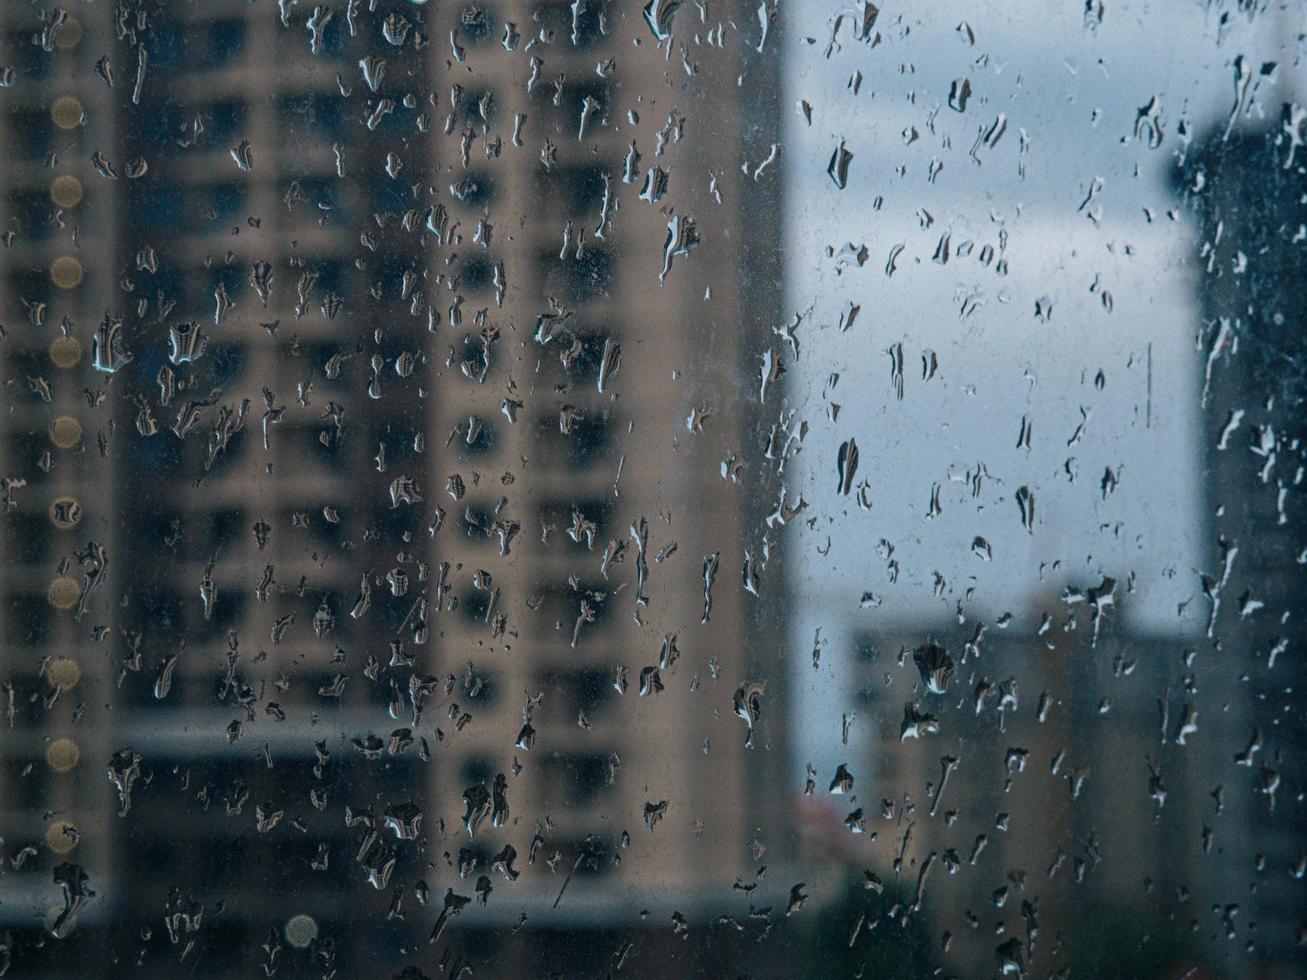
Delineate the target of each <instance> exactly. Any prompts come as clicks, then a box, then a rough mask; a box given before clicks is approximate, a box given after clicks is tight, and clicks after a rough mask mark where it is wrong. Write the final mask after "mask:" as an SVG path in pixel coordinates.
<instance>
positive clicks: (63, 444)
mask: <svg viewBox="0 0 1307 980" xmlns="http://www.w3.org/2000/svg"><path fill="white" fill-rule="evenodd" d="M50 441H51V442H53V443H54V444H55V445H56V446H58V447H59V448H60V449H72V448H73V447H74V446H75V445H77V444H78V443H79V442H81V441H82V423H81V422H78V421H77V419H75V418H73V417H72V416H71V415H60V416H59V417H58V418H57V419H55V420H54V421H53V422H51V423H50Z"/></svg>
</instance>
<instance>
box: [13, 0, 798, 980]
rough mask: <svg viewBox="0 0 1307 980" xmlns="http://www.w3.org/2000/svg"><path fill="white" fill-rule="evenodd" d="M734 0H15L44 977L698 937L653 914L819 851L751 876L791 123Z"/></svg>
mask: <svg viewBox="0 0 1307 980" xmlns="http://www.w3.org/2000/svg"><path fill="white" fill-rule="evenodd" d="M745 8H746V5H739V9H738V10H736V11H735V14H738V15H739V16H740V19H743V18H745V17H748V18H750V19H751V20H752V22H755V23H756V15H755V14H754V13H753V12H752V11H749V10H746V9H745ZM726 13H727V12H726V11H724V10H723V11H720V12H715V16H717V17H718V18H720V19H719V20H718V21H717V22H715V23H708V22H702V23H698V24H694V25H693V27H692V26H691V24H690V21H689V20H688V18H687V17H686V15H685V14H684V13H683V14H682V15H681V18H682V20H681V21H680V22H678V27H679V28H680V31H678V35H677V38H676V39H675V42H674V41H673V40H672V39H670V38H667V37H660V36H659V35H662V34H664V33H665V32H666V30H667V24H666V23H664V22H662V21H660V20H659V18H658V17H655V18H654V19H653V20H652V21H651V22H649V23H646V20H645V18H644V17H643V16H642V15H641V13H640V11H639V10H638V9H636V8H634V7H633V8H630V9H629V10H628V9H626V8H618V7H617V6H615V5H613V4H605V3H574V4H568V3H554V2H541V3H522V4H495V5H490V4H484V5H483V4H467V5H464V6H463V7H460V8H459V9H444V8H443V7H438V6H437V5H430V6H427V5H419V4H412V3H401V2H397V0H396V2H379V3H358V2H350V3H343V4H339V5H335V6H332V5H308V6H305V5H301V4H296V3H294V2H281V3H262V2H260V3H248V2H243V0H213V2H206V3H203V4H178V5H162V6H159V5H152V4H145V3H130V2H128V3H118V4H112V5H110V4H94V5H85V6H82V5H78V6H77V9H76V11H75V14H76V16H75V17H73V16H68V17H67V19H64V18H63V17H62V15H57V14H54V13H51V12H50V10H47V9H36V8H27V7H26V6H23V7H21V8H20V7H18V6H11V7H6V8H5V10H4V11H3V12H0V16H3V18H4V29H5V32H6V49H5V60H6V63H7V64H8V65H10V66H12V69H13V72H14V76H13V80H14V85H13V87H12V88H10V89H8V90H6V91H5V92H4V102H5V109H6V114H5V115H4V116H3V119H4V121H5V125H6V126H7V129H8V134H9V137H10V142H9V145H10V146H12V147H14V148H15V150H14V151H13V152H11V153H10V154H8V155H6V157H5V159H4V160H3V161H0V173H3V180H4V187H3V195H4V201H5V207H6V219H7V220H8V221H9V224H8V225H7V229H8V230H9V231H10V232H11V234H10V236H9V238H8V240H7V242H6V244H7V245H8V247H9V252H8V255H7V257H8V259H9V261H8V268H9V270H10V274H9V276H8V277H7V282H6V284H5V296H4V298H3V304H4V305H3V315H4V320H5V323H6V324H7V327H6V333H7V336H6V339H5V341H4V343H5V354H6V367H7V373H6V381H7V382H8V384H9V390H10V392H11V395H12V397H11V400H10V403H11V404H12V405H19V406H21V409H22V410H21V411H14V412H11V413H9V414H7V415H6V417H5V418H4V421H3V425H4V427H5V434H4V452H5V465H6V468H5V471H4V475H5V476H6V477H7V481H6V484H5V487H6V495H7V497H6V503H7V506H8V507H9V514H8V515H7V529H6V532H7V540H8V544H7V547H6V555H5V557H6V559H7V561H6V569H5V572H4V576H5V578H4V589H5V598H4V606H3V617H4V621H5V627H6V629H7V630H8V632H9V635H10V636H12V637H14V642H15V647H14V649H15V653H14V655H13V656H12V657H10V658H7V662H6V663H5V664H4V669H3V671H0V673H3V676H4V679H5V680H6V682H7V683H8V685H9V686H8V687H7V688H6V691H7V692H12V693H11V695H10V696H11V701H10V703H11V704H12V705H14V708H13V711H12V713H11V717H12V718H13V724H14V726H15V728H14V731H15V732H21V733H22V734H21V737H18V736H15V737H13V738H10V739H7V740H6V741H5V743H4V746H5V747H4V754H5V767H6V768H5V781H6V796H5V803H4V806H5V814H6V816H5V824H4V826H3V827H0V834H3V836H4V839H5V847H6V849H8V850H9V852H10V854H11V855H14V852H15V851H17V856H14V857H13V860H12V863H13V865H14V868H13V870H12V871H9V870H8V869H7V870H6V877H5V878H4V879H3V880H0V895H3V896H4V898H3V905H2V906H0V908H3V911H4V919H3V921H2V922H0V927H3V928H7V929H10V930H12V931H13V933H14V936H15V937H16V939H15V943H14V945H13V956H14V959H15V962H16V963H17V964H19V965H23V966H24V967H25V968H26V969H28V970H29V971H32V972H31V974H30V975H48V976H66V975H69V974H70V972H72V970H73V969H74V965H75V963H82V962H85V963H91V964H94V965H95V968H97V969H99V970H101V971H102V972H104V973H105V975H117V974H119V973H122V974H123V975H126V974H128V973H130V974H131V975H134V976H175V975H177V972H178V970H185V971H187V972H193V973H195V974H196V975H202V976H236V975H247V974H248V973H249V972H251V971H253V970H255V969H258V968H259V967H260V966H263V967H266V968H267V969H268V970H270V971H271V970H273V969H280V970H281V971H282V972H283V973H288V972H289V973H290V974H291V975H299V974H300V972H301V971H302V972H304V974H305V975H307V971H309V970H310V969H313V970H315V971H316V974H315V975H326V974H328V973H330V971H332V970H335V971H336V975H338V976H370V975H383V973H384V972H385V971H390V972H392V973H393V972H395V971H397V970H399V969H400V968H401V967H402V966H403V965H405V964H412V963H419V962H421V963H425V964H426V968H428V969H430V968H431V962H434V956H435V955H444V956H445V957H446V959H448V957H449V956H450V955H451V954H450V950H452V949H453V948H454V947H453V946H452V945H450V943H451V942H452V941H455V940H457V942H458V944H459V946H460V948H465V949H467V950H469V951H472V952H473V954H474V955H475V956H476V957H477V958H478V959H479V960H480V961H481V962H488V963H493V964H495V965H494V967H493V968H494V969H495V970H499V971H507V972H517V973H519V974H521V975H527V974H535V973H541V972H546V971H547V970H549V969H551V968H552V966H551V964H553V963H555V961H556V960H557V958H558V957H560V956H562V955H563V954H564V952H565V951H566V950H568V949H571V948H573V947H574V946H575V943H576V941H577V937H585V938H587V939H589V940H590V942H589V943H588V945H587V948H588V949H589V950H591V953H590V954H588V955H590V956H592V958H593V963H592V964H591V965H592V966H593V967H594V968H595V969H604V968H609V967H611V966H613V965H614V964H621V963H625V964H626V970H627V971H628V972H632V971H634V972H637V973H639V972H641V971H643V972H647V973H649V974H650V975H660V974H659V969H660V968H659V967H658V965H657V961H656V957H654V955H653V949H654V947H653V946H652V945H650V943H652V942H655V940H649V942H646V943H645V944H644V951H643V952H642V953H641V954H640V955H639V956H634V957H633V956H632V955H631V936H633V935H638V934H640V933H641V931H642V930H645V931H649V932H650V933H651V934H653V933H656V934H657V935H658V936H660V937H661V938H659V939H657V940H656V942H659V943H662V944H663V945H664V946H665V947H666V948H667V950H669V951H670V952H671V953H672V954H674V955H679V956H682V957H684V956H688V955H700V954H702V953H703V950H704V949H715V950H716V952H715V953H712V954H711V955H714V956H716V957H718V958H719V960H721V962H725V961H724V960H723V959H721V958H723V957H726V956H728V953H729V950H730V949H731V943H732V942H735V941H737V940H736V939H735V938H734V937H735V936H736V935H737V934H739V933H741V932H742V931H743V928H744V927H743V925H741V926H740V928H739V929H736V928H734V927H731V926H723V925H721V924H720V923H717V924H716V925H715V926H714V925H713V923H715V922H716V920H717V918H718V915H719V914H720V913H721V911H722V909H723V907H724V906H725V907H733V908H735V909H736V911H737V912H738V915H739V918H740V921H741V923H743V922H744V921H745V920H746V919H747V917H748V915H749V910H750V902H749V899H750V898H752V899H753V900H755V901H757V900H759V899H761V898H762V897H763V896H764V895H768V894H770V892H771V891H778V890H782V888H781V886H782V884H784V889H783V891H785V892H788V889H789V886H790V885H792V884H793V882H785V883H782V882H779V881H766V882H762V883H761V884H759V882H758V881H752V879H751V881H752V886H753V887H751V888H749V889H747V890H741V889H733V887H732V885H733V883H734V882H736V880H737V878H742V877H745V876H752V875H753V874H754V873H756V872H758V870H759V867H760V865H763V864H766V863H768V860H770V859H766V860H764V859H762V855H763V854H764V853H765V852H766V851H767V850H768V848H769V847H772V848H776V849H777V850H775V851H773V854H775V853H779V849H780V848H781V847H782V846H783V845H782V843H781V838H780V836H779V835H778V834H777V833H776V831H777V830H779V829H780V828H781V827H782V826H783V821H782V820H781V818H780V817H778V816H777V814H778V813H779V812H780V807H779V806H778V805H777V804H778V802H779V800H780V797H779V796H778V795H777V794H776V793H774V792H772V791H771V783H769V782H768V781H767V779H768V778H769V777H768V775H767V774H766V773H763V774H762V775H761V776H759V778H758V779H754V778H753V777H754V776H758V775H759V772H760V770H764V769H766V768H767V767H768V765H769V764H770V763H771V762H773V761H774V758H775V757H773V756H769V755H768V754H767V753H768V752H770V751H771V749H772V745H771V742H772V740H779V739H780V738H781V737H783V729H782V727H781V726H779V725H777V724H776V723H775V721H774V720H773V719H771V718H770V717H767V716H766V715H765V714H764V719H765V720H764V721H762V722H759V723H758V725H757V726H756V727H755V728H754V729H752V734H753V740H754V744H751V745H749V746H746V739H747V738H749V736H750V733H751V729H750V727H749V726H747V725H746V723H745V721H744V720H743V718H742V717H741V716H739V715H737V709H736V707H735V698H734V696H735V694H736V692H737V689H739V690H742V691H745V692H748V691H751V690H753V688H751V687H750V685H751V684H752V683H753V682H758V687H757V690H758V691H762V690H763V689H764V688H765V684H764V682H765V681H766V680H767V677H768V671H769V664H770V658H771V652H770V651H769V650H767V649H759V648H758V647H757V646H754V645H752V643H751V641H752V640H755V639H756V638H757V637H758V636H759V635H760V633H761V622H762V621H761V619H760V618H759V617H758V613H757V612H756V611H755V610H753V609H751V607H750V606H749V603H752V602H754V600H755V597H754V596H750V595H749V594H748V593H747V592H746V591H745V589H744V588H742V587H741V585H740V583H741V578H742V569H743V570H745V581H746V583H747V584H749V585H751V587H753V588H755V589H756V588H757V583H758V582H759V581H765V580H766V578H765V577H766V576H767V575H768V574H769V572H768V570H767V568H766V556H765V554H764V552H765V550H766V544H765V543H764V542H763V541H762V539H760V538H758V536H757V534H756V532H754V531H752V530H749V529H746V527H745V525H746V522H749V523H751V524H758V525H759V526H760V518H761V516H762V513H763V512H762V509H761V507H760V506H759V504H758V502H757V501H755V500H752V499H749V498H748V497H747V496H746V491H745V489H744V486H743V485H742V483H741V481H740V480H739V476H740V474H741V473H742V472H745V471H746V470H747V467H749V466H755V465H758V464H759V462H760V461H759V459H758V457H759V455H760V453H761V440H760V439H759V437H758V433H757V432H756V431H755V429H754V420H752V419H751V418H750V417H749V408H748V402H747V401H746V400H745V399H742V398H740V397H739V393H738V391H736V389H735V378H736V376H737V374H738V373H739V372H740V371H741V370H742V369H743V368H744V366H745V365H746V364H748V365H752V364H753V363H755V361H756V357H757V353H758V343H757V340H756V336H757V332H758V330H759V329H760V328H761V329H768V328H769V327H770V325H771V320H772V319H774V312H775V311H774V305H773V304H774V303H775V300H776V299H777V297H778V295H779V286H778V285H777V284H776V283H774V282H769V283H762V282H758V281H756V280H755V278H754V276H753V275H752V274H746V271H745V263H746V262H751V263H753V265H752V266H751V267H752V268H754V269H755V270H757V269H762V268H765V267H766V264H767V261H768V260H767V259H766V257H765V253H766V252H767V250H768V249H770V248H772V245H771V244H770V243H772V242H774V241H775V238H774V230H773V229H771V228H770V225H769V222H770V221H771V220H772V219H771V215H772V214H773V213H774V210H773V209H771V208H770V206H769V202H770V200H771V195H772V194H774V190H769V188H774V186H775V180H774V178H775V175H776V174H777V173H778V172H779V164H778V163H777V162H776V157H777V154H778V149H777V147H775V146H774V145H773V143H772V141H771V140H769V139H768V137H769V135H770V134H771V130H772V127H771V125H770V124H769V123H768V122H767V119H768V118H770V117H771V116H774V112H775V110H774V105H772V100H773V99H774V95H773V94H771V91H772V90H771V88H770V87H769V86H770V85H771V83H772V82H773V81H774V78H775V72H776V68H775V66H774V65H773V64H770V63H769V62H768V61H767V60H766V59H763V58H762V57H758V58H756V59H754V60H755V61H756V62H757V63H758V74H757V75H756V81H757V85H756V86H755V85H743V84H737V82H738V81H739V80H740V79H741V78H743V77H744V76H746V75H748V74H749V72H750V70H751V66H752V65H753V63H754V61H751V55H752V54H753V53H754V48H753V45H754V44H755V43H756V41H757V38H751V39H750V45H747V46H746V45H743V44H742V43H736V42H732V43H729V44H726V43H723V37H725V36H726V35H725V33H724V32H728V31H729V32H730V33H731V34H732V36H733V35H734V32H735V30H736V28H735V27H734V26H733V24H732V23H731V19H730V18H729V17H728V16H726ZM696 16H697V15H696ZM43 31H44V32H45V33H44V37H41V38H38V40H39V42H40V43H37V44H33V35H41V34H42V32H43ZM682 31H683V32H684V35H685V41H684V42H682V41H681V37H680V33H681V32H682ZM755 31H756V28H755ZM696 32H697V33H696ZM737 41H738V38H737ZM686 44H689V45H690V47H689V48H688V49H687V48H686V46H685V45H686ZM758 47H759V49H760V48H761V45H758ZM752 80H753V79H752V78H751V81H752ZM769 114H770V116H769ZM773 139H774V137H773ZM769 168H770V172H768V170H769ZM746 229H747V233H745V230H746ZM760 255H762V256H763V257H762V258H761V259H760V258H759V256H760ZM748 370H750V371H753V370H756V368H754V367H752V366H749V367H748ZM17 389H22V390H23V391H24V395H23V397H19V396H18V395H16V394H14V393H15V391H16V390H17ZM29 389H30V393H31V395H30V398H28V397H26V394H25V393H26V391H27V390H29ZM24 481H25V482H24ZM102 573H103V574H102ZM746 701H747V698H746ZM754 704H755V705H756V704H757V701H756V697H755V699H754ZM763 710H764V713H765V711H766V709H765V703H764V708H763ZM745 714H747V711H746V712H745ZM106 777H107V778H106ZM61 780H62V782H61ZM42 814H44V816H42ZM38 824H39V826H38ZM669 838H674V839H675V844H674V845H672V844H669V843H668V839H669ZM746 842H748V843H746ZM29 845H30V846H31V847H32V848H34V850H33V851H32V852H31V854H30V856H27V855H25V853H24V850H22V849H25V848H27V847H28V846H29ZM64 860H67V861H68V862H71V863H72V864H75V865H76V866H77V867H78V868H80V869H81V871H80V872H78V874H84V875H85V881H84V882H82V881H81V879H80V878H79V879H78V881H77V882H74V883H73V884H72V885H71V886H70V888H71V896H72V897H71V898H70V899H69V900H68V902H69V904H70V911H69V913H68V915H67V916H65V920H66V921H64V922H62V923H61V924H60V930H59V931H60V933H61V935H62V936H63V938H60V939H58V940H54V939H51V938H50V936H49V934H48V933H49V930H50V929H51V928H52V927H53V925H54V923H55V921H56V919H57V917H58V915H59V912H60V910H61V909H62V908H63V907H64V903H63V902H62V901H61V899H60V895H61V887H60V885H59V884H58V883H57V882H56V881H54V880H52V874H53V868H54V866H55V865H57V864H59V863H60V862H61V861H64ZM70 868H71V865H70ZM72 874H73V871H72V870H68V871H66V872H64V877H65V879H67V878H68V876H69V875H72ZM755 889H756V891H755ZM492 892H493V895H492ZM447 893H449V894H448V896H447ZM463 898H467V899H471V900H475V901H477V902H478V906H477V907H473V908H469V909H468V910H467V911H466V912H465V913H463V914H461V915H459V917H458V918H457V919H453V920H450V919H449V918H448V917H449V915H451V914H452V913H454V912H458V911H459V910H460V908H461V906H462V901H463ZM481 905H484V907H480V906H481ZM442 908H445V909H452V912H445V913H442ZM49 910H52V911H49ZM782 910H783V909H782ZM782 910H777V911H776V914H777V915H778V916H779V914H780V911H782ZM673 913H675V918H674V917H673ZM764 918H765V917H764ZM446 922H449V925H448V928H446V927H445V923H446ZM682 923H684V925H685V928H687V929H693V930H695V931H700V930H706V929H709V928H716V929H719V930H720V931H721V933H722V938H721V942H720V943H718V944H717V945H716V946H699V947H696V948H695V952H694V953H692V954H687V953H684V952H680V950H684V949H685V948H686V947H684V946H683V944H682V943H681V938H680V937H681V934H682V925H681V924H682ZM428 940H431V941H432V942H435V941H437V940H442V941H443V942H442V945H441V946H440V947H438V949H437V950H436V951H434V952H433V950H432V947H430V946H429V945H426V943H427V941H428ZM459 955H462V954H459ZM70 957H73V958H76V957H81V958H82V959H81V960H76V961H75V959H70ZM558 962H561V960H559V961H558ZM70 964H73V965H70ZM445 966H448V964H446V965H445ZM719 966H720V962H719ZM442 968H443V967H442ZM704 968H705V969H713V967H711V966H708V965H704ZM722 968H723V969H724V967H722ZM41 970H44V971H46V972H45V973H44V974H41V973H40V972H39V971H41ZM387 975H388V974H387Z"/></svg>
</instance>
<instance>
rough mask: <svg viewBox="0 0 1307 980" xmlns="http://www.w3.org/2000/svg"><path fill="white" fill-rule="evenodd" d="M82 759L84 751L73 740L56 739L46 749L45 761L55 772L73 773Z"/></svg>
mask: <svg viewBox="0 0 1307 980" xmlns="http://www.w3.org/2000/svg"><path fill="white" fill-rule="evenodd" d="M81 758H82V750H81V749H79V748H78V747H77V743H76V742H74V741H73V740H72V739H71V738H56V739H55V740H54V741H53V742H51V743H50V744H49V745H48V746H46V749H45V761H46V762H48V763H50V768H51V769H53V770H54V771H55V772H71V771H72V770H73V769H76V768H77V763H78V761H79V760H80V759H81Z"/></svg>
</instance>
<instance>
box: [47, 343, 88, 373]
mask: <svg viewBox="0 0 1307 980" xmlns="http://www.w3.org/2000/svg"><path fill="white" fill-rule="evenodd" d="M81 359H82V342H81V341H80V340H78V339H77V338H76V337H56V338H55V339H54V340H52V341H51V342H50V360H52V361H54V366H55V367H58V368H70V367H75V366H76V365H77V362H78V361H80V360H81Z"/></svg>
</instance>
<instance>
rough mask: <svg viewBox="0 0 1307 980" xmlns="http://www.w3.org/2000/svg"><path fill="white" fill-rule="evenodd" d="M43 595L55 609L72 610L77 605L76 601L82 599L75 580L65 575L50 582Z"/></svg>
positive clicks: (79, 588) (79, 587)
mask: <svg viewBox="0 0 1307 980" xmlns="http://www.w3.org/2000/svg"><path fill="white" fill-rule="evenodd" d="M45 594H46V598H48V599H49V600H50V605H52V606H54V607H55V608H56V609H72V608H73V606H75V605H77V600H78V599H80V598H81V597H82V587H81V586H80V585H78V584H77V580H76V579H71V578H68V577H67V576H66V575H65V576H61V577H59V578H57V579H55V580H54V581H53V582H51V583H50V587H49V588H48V589H46V593H45Z"/></svg>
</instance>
